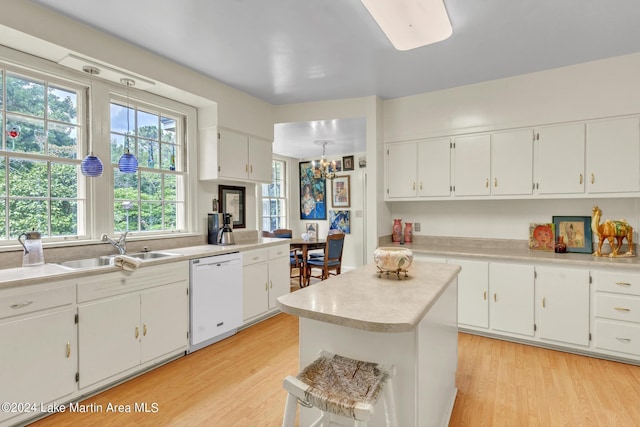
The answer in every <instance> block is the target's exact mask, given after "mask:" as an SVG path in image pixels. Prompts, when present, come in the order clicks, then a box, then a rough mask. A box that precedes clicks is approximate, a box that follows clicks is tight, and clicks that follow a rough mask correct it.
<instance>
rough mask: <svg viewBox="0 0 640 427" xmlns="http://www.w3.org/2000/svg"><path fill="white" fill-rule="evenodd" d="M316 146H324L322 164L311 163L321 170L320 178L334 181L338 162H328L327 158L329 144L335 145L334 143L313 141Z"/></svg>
mask: <svg viewBox="0 0 640 427" xmlns="http://www.w3.org/2000/svg"><path fill="white" fill-rule="evenodd" d="M313 143H314V144H316V145H322V157H321V158H320V163H317V162H316V161H315V160H314V161H312V162H311V165H312V166H313V167H314V168H317V169H319V170H320V178H324V179H333V177H334V176H336V173H335V170H336V162H335V160H334V161H332V162H329V161H327V157H326V156H325V151H326V149H327V145H328V144H333V141H328V140H324V139H322V140H317V141H313Z"/></svg>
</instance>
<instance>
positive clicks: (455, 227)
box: [385, 198, 640, 241]
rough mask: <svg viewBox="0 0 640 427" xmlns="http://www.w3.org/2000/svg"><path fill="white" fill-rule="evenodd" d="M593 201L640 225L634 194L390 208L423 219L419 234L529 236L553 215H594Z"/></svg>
mask: <svg viewBox="0 0 640 427" xmlns="http://www.w3.org/2000/svg"><path fill="white" fill-rule="evenodd" d="M594 205H597V206H599V207H600V208H601V209H602V213H603V220H604V219H614V220H615V219H620V218H624V219H626V220H627V221H629V223H630V224H631V225H632V226H634V228H635V229H636V230H638V229H640V201H638V199H633V198H632V199H569V200H567V199H565V200H557V199H554V200H484V201H476V200H474V201H437V202H436V201H434V202H394V203H391V209H392V212H393V217H394V218H401V219H402V220H403V222H405V221H408V222H413V223H416V222H419V223H420V225H421V231H419V232H414V234H415V235H417V236H450V237H476V238H491V239H517V240H527V239H528V238H529V223H548V222H552V217H553V215H558V216H592V215H591V213H592V209H593V206H594ZM391 226H392V221H389V223H388V224H387V227H386V229H387V232H386V233H385V234H391ZM635 234H637V232H636V233H635ZM634 240H635V241H637V237H635V236H634Z"/></svg>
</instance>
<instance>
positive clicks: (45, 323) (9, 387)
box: [0, 282, 78, 424]
mask: <svg viewBox="0 0 640 427" xmlns="http://www.w3.org/2000/svg"><path fill="white" fill-rule="evenodd" d="M74 289H75V288H74V286H73V283H69V282H52V283H50V284H46V285H35V286H26V287H24V288H16V289H10V290H7V291H3V292H1V293H0V342H2V345H1V347H2V350H0V377H1V378H2V383H3V384H4V387H2V389H3V393H2V400H3V402H9V404H15V405H23V407H21V408H18V407H15V408H11V407H9V408H3V411H0V424H2V423H3V422H4V421H5V420H10V421H7V422H10V423H11V424H13V423H15V422H18V420H21V419H27V418H31V417H34V416H37V415H38V414H39V412H40V410H41V406H40V404H41V403H42V404H47V403H49V402H54V401H55V402H60V401H63V400H65V399H67V398H69V396H71V395H72V393H73V392H74V391H75V389H76V380H75V377H76V371H77V367H78V347H77V338H76V324H75V314H76V313H75V308H74V307H73V303H74ZM29 402H31V403H33V404H34V405H36V406H37V407H36V406H33V407H31V406H29V407H24V405H26V404H27V403H29ZM7 409H8V410H7Z"/></svg>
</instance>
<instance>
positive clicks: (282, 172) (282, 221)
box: [262, 159, 287, 231]
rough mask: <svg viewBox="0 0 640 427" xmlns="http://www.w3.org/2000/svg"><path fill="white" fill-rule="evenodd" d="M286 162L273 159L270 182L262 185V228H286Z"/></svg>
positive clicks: (265, 229) (268, 229)
mask: <svg viewBox="0 0 640 427" xmlns="http://www.w3.org/2000/svg"><path fill="white" fill-rule="evenodd" d="M285 166H286V163H285V162H284V161H282V160H277V159H273V160H272V162H271V184H263V185H262V230H263V231H273V230H277V229H278V228H287V175H286V168H285Z"/></svg>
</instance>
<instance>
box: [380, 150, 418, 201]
mask: <svg viewBox="0 0 640 427" xmlns="http://www.w3.org/2000/svg"><path fill="white" fill-rule="evenodd" d="M386 176H387V197H388V198H389V199H395V198H403V197H415V196H416V178H417V159H416V143H415V142H410V143H406V144H389V145H388V146H387V174H386Z"/></svg>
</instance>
